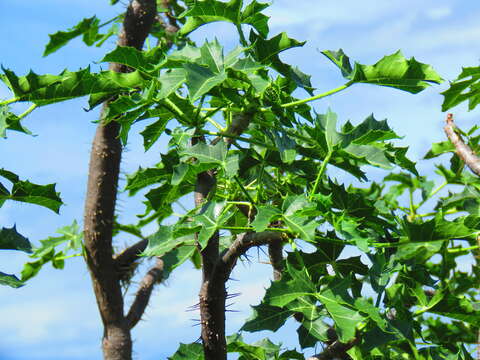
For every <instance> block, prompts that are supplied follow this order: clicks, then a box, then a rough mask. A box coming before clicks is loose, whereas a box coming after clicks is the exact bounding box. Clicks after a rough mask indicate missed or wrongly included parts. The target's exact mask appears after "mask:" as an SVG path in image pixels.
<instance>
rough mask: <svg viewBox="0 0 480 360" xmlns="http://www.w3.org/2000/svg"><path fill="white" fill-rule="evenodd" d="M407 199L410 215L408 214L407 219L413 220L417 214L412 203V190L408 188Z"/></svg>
mask: <svg viewBox="0 0 480 360" xmlns="http://www.w3.org/2000/svg"><path fill="white" fill-rule="evenodd" d="M409 200H410V215H409V216H408V220H409V221H414V220H415V216H416V215H417V213H416V210H415V205H414V204H413V191H412V189H409Z"/></svg>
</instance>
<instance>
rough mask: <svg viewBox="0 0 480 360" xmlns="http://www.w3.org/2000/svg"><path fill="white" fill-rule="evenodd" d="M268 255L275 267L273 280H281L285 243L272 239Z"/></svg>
mask: <svg viewBox="0 0 480 360" xmlns="http://www.w3.org/2000/svg"><path fill="white" fill-rule="evenodd" d="M268 257H269V258H270V264H272V268H273V280H274V281H277V280H281V279H282V273H283V243H282V242H281V241H272V242H271V243H269V244H268Z"/></svg>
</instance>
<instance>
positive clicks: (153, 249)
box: [142, 225, 195, 256]
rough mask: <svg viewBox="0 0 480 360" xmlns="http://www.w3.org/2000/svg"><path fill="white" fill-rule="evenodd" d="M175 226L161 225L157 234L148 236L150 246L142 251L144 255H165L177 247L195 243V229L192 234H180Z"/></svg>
mask: <svg viewBox="0 0 480 360" xmlns="http://www.w3.org/2000/svg"><path fill="white" fill-rule="evenodd" d="M175 230H176V229H175V228H174V227H173V226H164V225H160V227H159V229H158V230H157V232H155V234H153V235H152V236H149V237H148V246H147V248H146V249H145V251H144V252H143V253H142V256H163V255H164V254H166V253H168V252H170V251H171V250H173V249H175V248H176V247H178V246H180V245H183V244H188V245H194V243H195V239H194V237H193V233H194V230H195V229H193V230H191V234H187V235H182V236H179V235H180V234H178V231H175Z"/></svg>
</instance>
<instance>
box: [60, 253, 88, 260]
mask: <svg viewBox="0 0 480 360" xmlns="http://www.w3.org/2000/svg"><path fill="white" fill-rule="evenodd" d="M82 255H83V254H73V255H65V256H60V257H56V258H55V260H65V259H70V258H74V257H79V256H82Z"/></svg>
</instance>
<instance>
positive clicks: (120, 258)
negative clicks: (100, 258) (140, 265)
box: [114, 239, 148, 271]
mask: <svg viewBox="0 0 480 360" xmlns="http://www.w3.org/2000/svg"><path fill="white" fill-rule="evenodd" d="M147 245H148V239H143V240H140V241H139V242H137V243H135V244H133V245H131V246H129V247H128V248H126V249H124V250H123V251H122V252H121V253H120V254H118V255H115V256H114V263H115V268H116V269H117V270H118V271H121V269H124V268H126V267H130V265H131V264H133V263H134V262H135V261H136V260H138V255H139V254H140V253H142V252H143V251H144V250H145V249H146V247H147Z"/></svg>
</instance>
